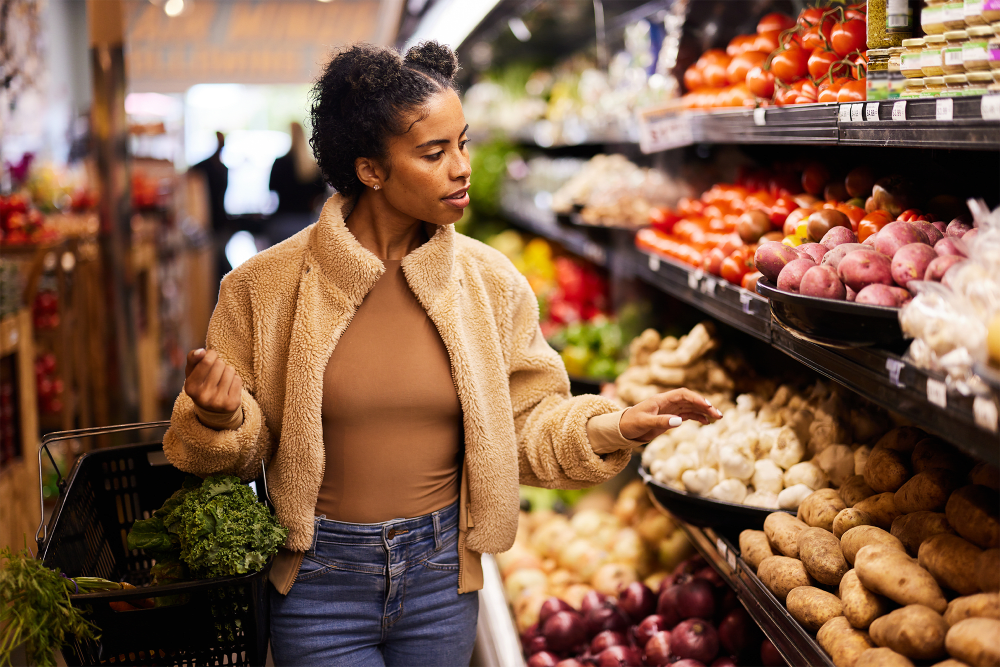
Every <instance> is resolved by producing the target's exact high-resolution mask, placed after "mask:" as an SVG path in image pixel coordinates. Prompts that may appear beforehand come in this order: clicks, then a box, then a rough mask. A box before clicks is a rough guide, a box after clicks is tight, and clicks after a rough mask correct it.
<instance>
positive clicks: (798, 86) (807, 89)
mask: <svg viewBox="0 0 1000 667" xmlns="http://www.w3.org/2000/svg"><path fill="white" fill-rule="evenodd" d="M792 88H794V89H795V90H797V91H799V94H801V95H808V96H810V97H812V98H813V99H815V98H816V94H817V93H818V92H819V91H817V90H816V84H815V83H813V82H812V81H810V80H809V79H799V80H798V81H796V82H795V83H793V84H792Z"/></svg>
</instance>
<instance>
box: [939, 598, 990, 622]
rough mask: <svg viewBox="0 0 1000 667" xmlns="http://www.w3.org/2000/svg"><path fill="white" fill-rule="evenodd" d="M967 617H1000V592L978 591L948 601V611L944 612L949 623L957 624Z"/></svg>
mask: <svg viewBox="0 0 1000 667" xmlns="http://www.w3.org/2000/svg"><path fill="white" fill-rule="evenodd" d="M967 618H996V619H1000V593H976V594H975V595H966V596H965V597H960V598H955V599H954V600H952V601H951V602H949V603H948V611H946V612H944V620H945V622H946V623H947V624H948V625H955V624H956V623H958V622H959V621H964V620H965V619H967Z"/></svg>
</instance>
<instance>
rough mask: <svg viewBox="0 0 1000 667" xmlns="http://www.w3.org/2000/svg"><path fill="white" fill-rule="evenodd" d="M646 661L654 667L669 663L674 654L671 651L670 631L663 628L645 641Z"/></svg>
mask: <svg viewBox="0 0 1000 667" xmlns="http://www.w3.org/2000/svg"><path fill="white" fill-rule="evenodd" d="M645 651H646V662H647V663H648V664H650V665H653V666H654V667H660V665H669V664H670V661H671V659H673V655H672V654H671V652H670V633H669V632H666V631H663V630H661V631H660V632H657V633H655V634H653V636H652V637H650V638H649V641H647V642H646V643H645Z"/></svg>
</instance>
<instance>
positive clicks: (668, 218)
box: [649, 206, 681, 234]
mask: <svg viewBox="0 0 1000 667" xmlns="http://www.w3.org/2000/svg"><path fill="white" fill-rule="evenodd" d="M680 219H681V216H679V215H677V214H676V213H674V212H673V211H671V210H670V209H669V208H666V207H660V206H654V207H653V208H651V209H649V224H651V225H652V226H653V227H654V228H656V229H659V230H660V231H662V232H667V233H668V234H669V233H670V232H671V231H672V230H673V228H674V225H675V224H677V222H678V221H679V220H680Z"/></svg>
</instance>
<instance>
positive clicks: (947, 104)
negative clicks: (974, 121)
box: [935, 97, 955, 120]
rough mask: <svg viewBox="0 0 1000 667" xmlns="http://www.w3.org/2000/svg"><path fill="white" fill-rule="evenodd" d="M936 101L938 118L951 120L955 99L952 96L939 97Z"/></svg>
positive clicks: (936, 115)
mask: <svg viewBox="0 0 1000 667" xmlns="http://www.w3.org/2000/svg"><path fill="white" fill-rule="evenodd" d="M935 102H936V103H937V104H936V112H935V117H936V118H937V119H938V120H951V118H952V110H953V109H954V104H955V100H953V99H952V98H950V97H939V98H938V99H937V100H935Z"/></svg>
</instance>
